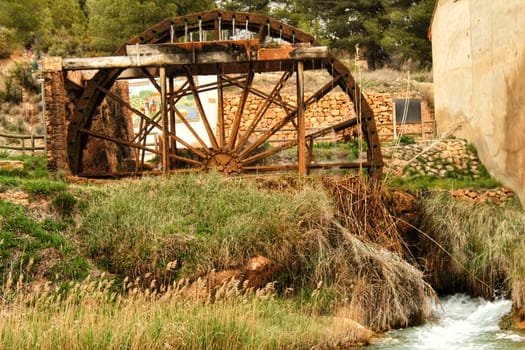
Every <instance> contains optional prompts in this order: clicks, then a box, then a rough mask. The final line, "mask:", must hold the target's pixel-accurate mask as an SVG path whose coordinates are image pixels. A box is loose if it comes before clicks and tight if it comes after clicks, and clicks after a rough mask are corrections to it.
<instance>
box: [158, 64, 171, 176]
mask: <svg viewBox="0 0 525 350" xmlns="http://www.w3.org/2000/svg"><path fill="white" fill-rule="evenodd" d="M166 90H167V84H166V68H165V67H160V115H161V119H162V169H163V170H164V175H168V172H169V170H170V158H169V154H170V138H169V132H170V131H169V129H170V127H169V119H168V106H167V97H166V95H167V91H166Z"/></svg>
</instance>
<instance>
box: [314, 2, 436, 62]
mask: <svg viewBox="0 0 525 350" xmlns="http://www.w3.org/2000/svg"><path fill="white" fill-rule="evenodd" d="M321 3H323V2H321ZM326 4H329V6H326V7H325V8H324V12H323V13H324V14H325V21H326V26H327V30H328V32H329V35H330V36H331V41H332V45H331V46H332V47H333V48H336V49H344V50H347V51H350V52H355V46H356V44H358V45H359V46H360V47H361V48H364V49H365V52H366V59H367V61H368V64H369V68H371V69H375V67H376V66H377V65H378V64H379V65H381V64H382V63H384V62H386V61H390V59H391V58H392V57H395V58H396V59H397V61H398V62H397V63H402V62H404V61H406V60H409V59H411V60H413V61H415V62H419V63H420V64H422V65H428V64H429V63H430V62H431V48H430V42H429V41H428V40H427V39H426V35H427V32H428V27H429V25H430V19H431V17H432V10H433V7H434V4H435V0H344V1H335V2H330V1H327V2H326Z"/></svg>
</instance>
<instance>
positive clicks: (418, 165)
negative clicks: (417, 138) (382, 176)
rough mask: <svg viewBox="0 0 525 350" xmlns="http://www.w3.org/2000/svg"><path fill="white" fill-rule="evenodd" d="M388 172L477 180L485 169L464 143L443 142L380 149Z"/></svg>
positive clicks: (474, 151) (460, 141) (448, 140)
mask: <svg viewBox="0 0 525 350" xmlns="http://www.w3.org/2000/svg"><path fill="white" fill-rule="evenodd" d="M383 155H384V157H385V163H386V165H387V170H386V171H390V172H392V173H393V174H395V175H408V176H412V175H422V176H426V175H433V176H436V177H443V178H445V177H465V178H479V177H481V175H482V174H483V172H484V171H485V170H484V167H483V165H482V164H481V162H480V161H479V158H478V156H477V154H476V150H475V149H474V148H473V147H471V146H469V145H468V143H467V141H465V140H458V139H445V140H437V141H426V142H417V143H414V144H409V145H391V146H386V147H383Z"/></svg>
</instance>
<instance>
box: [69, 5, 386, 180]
mask: <svg viewBox="0 0 525 350" xmlns="http://www.w3.org/2000/svg"><path fill="white" fill-rule="evenodd" d="M228 31H229V32H231V33H228V34H225V32H228ZM236 32H237V33H244V35H246V34H247V33H250V34H249V35H250V36H251V37H252V39H255V40H257V41H258V42H260V43H263V42H265V40H266V39H267V38H274V39H278V42H286V43H289V44H291V45H293V46H295V47H297V46H319V43H318V42H317V41H316V40H315V38H314V37H313V36H311V35H310V34H308V33H305V32H303V31H301V30H299V29H297V28H294V27H292V26H290V25H288V24H286V23H284V22H281V21H279V20H277V19H274V18H271V17H268V16H265V15H261V14H253V13H241V12H231V11H223V10H214V11H209V12H203V13H197V14H192V15H187V16H182V17H176V18H170V19H166V20H164V21H162V22H160V23H158V24H156V25H154V26H153V27H151V28H149V29H147V30H146V31H144V32H143V33H141V34H139V35H137V36H135V37H134V38H132V39H130V40H129V41H128V42H127V43H125V44H124V45H122V46H121V47H120V48H119V49H118V50H117V51H116V52H115V56H125V55H126V47H128V46H129V45H139V46H140V45H156V44H166V43H167V44H169V43H184V42H193V38H194V37H195V34H198V35H197V38H199V42H200V39H202V37H201V35H202V33H206V35H208V36H211V37H212V39H213V40H207V42H210V41H215V42H223V41H226V40H223V39H230V38H229V36H235V34H236ZM228 35H229V36H228ZM224 36H226V38H225V37H224ZM208 39H210V38H209V37H208ZM229 42H235V40H233V41H231V40H230V41H229ZM321 61H322V62H323V66H324V67H325V68H326V71H327V72H328V74H329V75H331V76H332V79H333V80H332V81H331V86H323V87H321V88H320V89H319V90H318V91H317V92H316V93H314V96H313V98H311V99H315V100H317V99H320V98H322V97H323V96H325V95H326V94H327V93H328V92H330V91H332V90H333V88H334V85H335V86H339V87H341V89H342V91H344V92H346V93H347V95H348V97H349V98H350V100H351V101H352V102H353V106H354V110H355V112H356V115H358V116H359V117H358V118H355V119H354V120H349V121H346V122H343V123H340V124H338V125H335V126H333V127H332V129H333V130H336V131H338V130H342V129H345V128H348V127H353V126H355V125H360V128H361V130H362V137H363V140H364V141H365V142H366V144H367V145H368V149H367V160H366V161H365V162H361V163H360V164H359V165H356V164H354V165H353V166H349V167H357V166H359V167H365V168H367V169H368V171H369V174H370V175H373V176H375V177H378V178H379V177H380V176H381V172H382V167H383V161H382V156H381V151H380V145H379V139H378V135H377V132H376V126H375V120H374V115H373V111H372V109H371V108H370V106H369V104H368V103H367V101H366V99H365V98H364V96H363V95H362V93H361V90H360V88H359V87H358V86H357V84H356V82H355V80H354V78H353V77H352V74H351V73H350V71H349V70H348V68H346V66H345V65H344V64H342V63H341V62H340V61H339V60H337V58H336V57H335V56H333V55H332V54H330V53H328V55H327V56H326V57H323V58H322V59H321ZM308 64H309V61H305V65H306V66H308ZM279 65H280V67H283V68H284V69H283V70H284V71H285V72H286V71H289V72H293V70H294V67H295V66H294V63H293V62H279ZM270 66H271V63H268V62H257V61H255V62H254V61H250V62H239V63H238V64H236V65H235V69H234V71H235V73H245V74H246V77H245V79H244V81H243V82H238V81H237V82H236V81H233V82H232V81H228V83H229V84H231V85H237V86H239V87H242V86H244V88H245V90H247V92H245V93H244V94H245V95H247V94H248V93H254V94H257V93H258V92H257V91H256V90H255V89H252V88H251V86H249V85H251V81H250V79H251V78H250V76H252V78H253V72H254V70H257V69H259V70H261V69H266V68H265V67H270ZM271 67H274V66H271ZM177 69H178V70H177V71H176V72H175V71H174V72H172V74H183V75H187V76H188V82H189V83H190V84H191V80H192V79H191V77H190V76H191V75H198V74H202V73H204V74H216V75H217V76H218V77H219V76H221V78H220V79H219V78H218V80H217V81H225V82H226V81H227V80H229V79H232V78H231V77H228V76H226V75H223V74H224V71H225V70H228V69H232V68H231V65H226V64H224V65H221V64H215V65H214V64H207V65H200V66H199V65H185V66H184V67H178V68H177ZM271 70H272V68H269V69H268V71H271ZM122 72H123V69H122V68H101V69H99V70H98V72H97V73H96V74H95V76H94V77H93V78H91V79H90V80H88V81H87V82H86V83H85V85H84V89H83V92H82V94H81V97H80V99H79V101H78V103H77V104H76V106H75V109H74V111H73V112H72V114H71V118H70V123H69V126H68V132H67V153H68V159H69V165H70V169H71V172H72V173H73V174H80V173H81V170H82V150H83V147H84V145H85V142H86V138H87V136H86V135H87V134H86V132H87V131H88V130H89V129H90V125H91V121H92V116H93V115H94V114H95V112H96V110H97V108H98V107H99V105H100V104H101V103H102V101H103V100H104V98H106V97H107V96H108V94H109V90H110V89H111V87H112V86H113V84H114V83H115V81H116V80H117V79H118V78H119V75H120V74H121V73H122ZM290 74H291V73H290ZM284 79H288V77H286V78H284ZM217 84H222V83H217ZM191 88H192V89H193V90H192V91H193V92H196V91H197V90H199V91H200V89H205V88H206V87H204V88H203V87H191ZM210 88H214V87H213V86H212V87H210ZM215 88H218V85H217V86H215ZM276 88H277V94H278V93H279V89H280V88H278V87H276ZM248 89H249V90H250V91H249V92H248ZM245 97H246V96H245ZM260 97H265V98H269V97H270V96H269V95H268V94H262V93H261V94H260ZM311 102H312V101H309V100H308V101H306V103H307V105H308V103H311ZM240 103H243V101H242V100H241V101H240ZM271 103H275V101H272V102H271ZM296 107H297V106H296ZM298 110H299V108H298V107H297V109H295V112H294V111H293V110H292V112H290V113H289V114H288V115H287V117H286V118H285V119H284V120H283V121H282V122H280V123H277V125H276V126H273V127H272V129H275V130H274V131H276V130H278V129H279V128H282V127H283V126H284V124H286V123H287V122H290V121H293V120H294V118H295V117H296V115H297V111H298ZM156 127H159V128H161V129H162V127H161V126H159V124H158V123H157V125H156ZM236 128H238V125H236V124H235V123H234V125H233V130H231V131H230V133H231V134H232V135H235V136H237V132H238V130H237V129H236ZM208 131H209V130H208ZM220 132H221V133H223V132H224V130H221V131H220ZM326 132H327V131H326ZM326 132H324V131H321V132H319V133H317V134H315V133H314V134H310V135H307V136H308V137H310V138H311V139H312V140H313V139H314V138H315V137H318V136H322V135H324V133H326ZM208 136H209V138H210V140H212V139H214V136H212V135H208ZM171 137H176V136H175V135H171ZM224 137H225V136H223V135H222V136H221V135H218V136H217V139H221V140H222V138H224ZM267 139H268V138H267V137H263V138H261V139H260V140H259V142H256V143H255V144H254V145H251V146H249V147H247V148H246V149H244V150H241V149H238V148H239V147H236V144H235V143H236V142H237V140H235V137H234V141H233V143H228V142H227V141H221V142H218V141H216V140H212V141H213V142H212V147H211V150H206V149H205V148H206V147H202V148H203V149H192V152H193V153H194V155H197V156H198V157H200V160H199V161H198V162H193V161H192V160H191V159H190V158H185V157H180V156H176V155H173V157H175V159H178V158H180V159H179V160H181V159H182V161H183V162H185V163H186V165H188V164H189V165H192V164H193V163H195V164H194V165H195V167H193V168H192V169H190V170H195V169H194V168H196V169H197V170H199V169H202V168H207V167H218V165H217V164H216V163H221V162H222V160H221V161H219V160H218V159H219V158H217V157H218V156H217V154H218V153H220V154H221V157H222V155H223V154H227V158H228V159H227V160H226V161H227V162H232V161H233V162H238V166H237V168H238V169H239V172H242V171H248V170H265V169H268V170H272V167H271V166H267V167H266V168H264V169H263V168H257V169H255V168H254V167H250V163H247V161H246V159H249V160H250V161H251V162H254V161H257V160H259V159H261V158H263V157H262V156H260V155H259V156H258V155H255V156H253V155H252V156H250V157H248V154H250V153H251V152H253V151H255V149H256V148H257V147H258V146H261V145H262V143H264V142H265V141H266V140H267ZM244 141H246V140H244ZM116 142H118V141H116ZM122 142H123V143H124V144H127V141H125V140H122ZM177 142H179V143H182V144H184V141H183V140H177ZM219 143H221V144H220V145H219ZM223 143H226V146H229V147H226V148H228V150H227V152H223V153H221V152H222V151H221V150H223V149H224V148H225V145H224V144H223ZM202 144H204V143H202ZM130 145H131V146H133V144H131V143H130ZM296 145H297V142H296V143H295V144H294V143H293V142H291V143H286V144H285V145H281V146H279V147H277V148H276V149H278V150H281V149H285V148H287V147H288V148H289V147H295V146H296ZM185 146H188V147H191V146H190V145H185ZM203 146H204V145H203ZM278 150H274V151H265V152H262V154H263V155H271V154H274V153H276V152H277V151H278ZM234 151H235V152H234ZM239 156H242V157H244V158H243V159H240V158H239ZM210 157H211V158H210ZM210 159H211V160H210ZM192 162H193V163H192ZM197 163H199V164H197ZM190 168H191V167H190Z"/></svg>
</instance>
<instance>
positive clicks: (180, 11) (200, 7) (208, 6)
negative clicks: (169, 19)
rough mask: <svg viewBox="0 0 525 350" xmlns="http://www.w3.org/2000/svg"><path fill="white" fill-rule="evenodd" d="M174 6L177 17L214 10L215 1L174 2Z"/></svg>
mask: <svg viewBox="0 0 525 350" xmlns="http://www.w3.org/2000/svg"><path fill="white" fill-rule="evenodd" d="M175 4H176V5H177V16H184V15H188V14H191V13H196V12H203V11H208V10H212V9H214V8H215V0H199V1H195V0H176V1H175Z"/></svg>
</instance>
